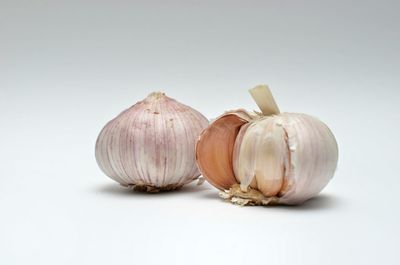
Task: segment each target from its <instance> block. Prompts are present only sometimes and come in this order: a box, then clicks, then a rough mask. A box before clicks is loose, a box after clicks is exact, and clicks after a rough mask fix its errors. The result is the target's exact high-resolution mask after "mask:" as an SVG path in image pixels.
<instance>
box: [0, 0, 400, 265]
mask: <svg viewBox="0 0 400 265" xmlns="http://www.w3.org/2000/svg"><path fill="white" fill-rule="evenodd" d="M399 11H400V5H399V3H398V1H122V0H118V1H105V0H98V1H89V0H81V1H74V0H69V1H67V0H65V1H64V0H63V1H61V0H60V1H55V0H54V1H52V0H40V1H39V0H29V1H28V0H26V1H22V0H10V1H7V0H0V92H1V94H0V159H1V160H0V161H1V163H0V264H5V265H12V264H41V265H42V264H52V265H53V264H98V265H100V264H124V263H129V264H217V263H219V264H256V263H258V264H308V265H312V264H363V265H364V264H399V262H400V260H399V258H398V253H397V252H398V245H399V239H398V237H399V236H400V225H399V223H400V213H399V203H400V200H399V198H398V193H399V184H400V181H399V176H398V173H399V171H400V170H399V169H400V165H399V164H400V163H399V161H398V152H399V150H400V144H399V140H398V135H399V125H398V124H399V114H400V107H399V98H400V96H399V93H400V92H399V84H400V71H399V69H400V63H399V61H400V55H399V54H400V53H399V47H400V35H399V32H400V19H399ZM259 83H268V84H269V85H270V87H271V89H272V91H273V93H274V95H275V98H276V101H277V102H278V104H279V105H280V108H281V110H283V111H292V112H304V113H308V114H312V115H314V116H317V117H319V118H320V119H321V120H323V121H324V122H326V123H327V124H328V125H329V126H330V127H331V129H332V131H333V132H334V134H335V135H336V137H337V141H338V143H339V148H340V161H339V166H338V170H337V173H336V175H335V177H334V179H333V180H332V181H331V182H330V184H329V185H328V186H327V187H326V189H325V190H324V191H323V192H322V193H321V194H320V196H318V197H316V198H315V199H312V200H310V201H309V202H307V203H305V204H304V205H302V206H300V207H238V206H234V205H231V204H228V203H225V202H223V201H222V200H220V199H219V198H218V196H217V191H216V190H215V189H214V188H213V187H211V186H210V185H208V184H205V185H203V186H199V187H197V186H195V185H189V186H187V187H185V188H183V189H182V190H181V191H179V192H173V193H162V194H155V195H148V194H142V193H133V192H130V191H127V190H124V189H123V188H121V187H120V186H119V185H118V184H117V183H115V182H113V181H112V180H110V179H108V178H107V177H106V176H105V175H104V174H103V173H102V172H101V171H100V169H99V168H98V166H97V164H96V161H95V159H94V144H95V140H96V137H97V135H98V133H99V132H100V130H101V128H102V126H103V125H104V124H105V123H106V122H107V121H108V120H110V119H112V118H113V117H114V116H116V115H117V114H118V113H119V112H120V111H122V110H123V109H125V108H127V107H129V106H131V105H132V104H134V103H135V102H136V101H138V100H141V99H143V98H144V97H145V96H146V95H147V94H148V93H150V92H151V91H154V90H162V91H164V92H166V93H167V95H169V96H171V97H173V98H176V99H177V100H179V101H180V102H182V103H185V104H188V105H190V106H192V107H194V108H196V109H197V110H199V111H200V112H202V113H203V114H204V115H206V116H207V117H208V118H214V117H216V116H218V115H219V114H221V113H222V112H223V111H225V110H227V109H234V108H239V107H243V108H246V109H249V110H251V109H255V108H256V105H255V104H254V103H253V102H252V100H251V97H250V96H249V95H248V92H247V89H249V88H251V87H253V86H255V85H257V84H259Z"/></svg>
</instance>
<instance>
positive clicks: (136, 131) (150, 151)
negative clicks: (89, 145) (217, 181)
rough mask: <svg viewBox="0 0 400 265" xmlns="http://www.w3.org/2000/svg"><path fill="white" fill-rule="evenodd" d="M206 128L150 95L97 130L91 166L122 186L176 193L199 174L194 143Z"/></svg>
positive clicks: (201, 120) (198, 117) (197, 117)
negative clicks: (94, 157) (93, 165)
mask: <svg viewBox="0 0 400 265" xmlns="http://www.w3.org/2000/svg"><path fill="white" fill-rule="evenodd" d="M208 124H209V122H208V120H207V118H205V117H204V116H203V115H202V114H201V113H199V112H198V111H196V110H194V109H193V108H191V107H189V106H186V105H184V104H181V103H179V102H177V101H176V100H174V99H172V98H169V97H167V96H165V94H164V93H161V92H153V93H151V94H150V95H149V96H148V97H147V98H146V99H144V100H143V101H140V102H138V103H136V104H135V105H133V106H132V107H130V108H129V109H127V110H125V111H123V112H122V113H121V114H119V115H118V116H117V117H116V118H114V119H113V120H111V121H110V122H109V123H107V124H106V126H105V127H104V128H103V129H102V131H101V132H100V134H99V136H98V139H97V142H96V150H95V156H96V160H97V163H98V165H99V167H100V168H101V170H102V171H103V172H104V173H105V174H106V175H107V176H109V177H110V178H111V179H113V180H115V181H117V182H119V183H120V184H121V185H123V186H127V187H131V188H133V189H136V190H144V191H147V192H158V191H164V190H174V189H178V188H180V187H182V186H183V185H185V184H187V183H189V182H191V181H193V180H195V179H197V178H198V177H199V176H200V172H199V170H198V168H197V165H196V160H195V142H196V139H197V137H198V135H199V134H200V132H201V131H202V130H203V129H204V128H205V127H207V126H208Z"/></svg>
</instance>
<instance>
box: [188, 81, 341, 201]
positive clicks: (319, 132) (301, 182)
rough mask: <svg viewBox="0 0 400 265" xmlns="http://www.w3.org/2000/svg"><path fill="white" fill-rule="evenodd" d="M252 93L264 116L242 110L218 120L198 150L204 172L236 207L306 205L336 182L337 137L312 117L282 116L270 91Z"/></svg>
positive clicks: (261, 89)
mask: <svg viewBox="0 0 400 265" xmlns="http://www.w3.org/2000/svg"><path fill="white" fill-rule="evenodd" d="M249 92H250V94H251V95H252V97H253V98H254V100H255V102H256V103H257V105H258V106H259V108H260V110H261V111H262V113H258V112H254V113H251V112H247V111H245V110H243V109H239V110H234V111H228V112H226V113H224V114H223V115H221V116H220V117H218V118H217V119H215V120H214V121H213V122H212V123H211V124H210V125H209V126H208V127H207V128H206V129H205V130H204V131H203V132H202V133H201V135H200V136H199V139H198V141H197V144H196V159H197V164H198V166H199V169H200V171H201V173H202V174H203V176H204V177H205V178H206V179H207V181H208V182H209V183H211V184H212V185H213V186H215V187H216V188H218V189H219V190H221V192H220V196H221V197H222V198H224V199H226V200H230V201H231V202H233V203H236V204H239V205H267V204H293V205H294V204H301V203H303V202H304V201H306V200H308V199H310V198H311V197H313V196H315V195H317V194H318V193H319V192H320V191H321V190H322V189H323V188H324V187H325V186H326V185H327V184H328V182H329V180H330V179H331V178H332V177H333V175H334V173H335V170H336V166H337V161H338V146H337V143H336V140H335V137H334V136H333V134H332V132H331V131H330V130H329V128H328V127H327V126H326V125H325V124H324V123H323V122H321V121H319V120H318V119H316V118H314V117H312V116H309V115H306V114H300V113H280V111H279V108H278V106H277V104H276V103H275V100H274V98H273V96H272V94H271V92H270V90H269V88H268V87H267V86H266V85H260V86H257V87H255V88H253V89H250V90H249Z"/></svg>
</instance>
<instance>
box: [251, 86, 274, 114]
mask: <svg viewBox="0 0 400 265" xmlns="http://www.w3.org/2000/svg"><path fill="white" fill-rule="evenodd" d="M249 92H250V95H251V96H252V97H253V99H254V101H255V102H256V104H257V106H258V107H259V108H260V110H261V112H262V114H263V115H264V116H269V115H275V114H279V113H280V111H279V108H278V105H276V102H275V99H274V97H273V96H272V93H271V90H270V89H269V88H268V86H267V85H258V86H256V87H255V88H252V89H249Z"/></svg>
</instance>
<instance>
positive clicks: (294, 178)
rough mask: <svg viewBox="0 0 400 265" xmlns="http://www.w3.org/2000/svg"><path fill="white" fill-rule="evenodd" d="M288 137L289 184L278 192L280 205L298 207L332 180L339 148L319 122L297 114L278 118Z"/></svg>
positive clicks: (287, 178) (323, 125)
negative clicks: (297, 205) (296, 205)
mask: <svg viewBox="0 0 400 265" xmlns="http://www.w3.org/2000/svg"><path fill="white" fill-rule="evenodd" d="M280 119H281V120H282V124H283V127H284V128H285V131H286V133H287V135H288V148H289V150H290V159H291V165H290V170H288V173H289V174H288V175H287V176H286V182H287V183H290V184H289V185H287V187H286V188H285V189H282V191H281V196H282V197H281V198H280V202H281V203H286V204H299V203H302V202H304V201H305V200H307V199H309V198H311V197H312V196H314V195H315V194H318V193H319V192H320V191H321V190H322V189H323V188H324V187H325V186H326V185H327V184H328V182H329V180H330V179H331V178H332V177H333V175H334V173H335V170H336V166H337V160H338V146H337V142H336V140H335V137H334V136H333V134H332V132H331V131H330V129H329V128H328V126H326V124H324V123H323V122H321V121H320V120H318V119H317V118H314V117H312V116H310V115H306V114H300V113H283V114H282V115H281V117H280Z"/></svg>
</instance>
